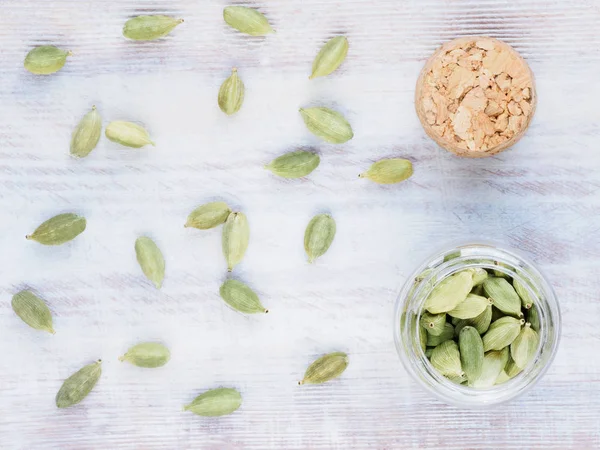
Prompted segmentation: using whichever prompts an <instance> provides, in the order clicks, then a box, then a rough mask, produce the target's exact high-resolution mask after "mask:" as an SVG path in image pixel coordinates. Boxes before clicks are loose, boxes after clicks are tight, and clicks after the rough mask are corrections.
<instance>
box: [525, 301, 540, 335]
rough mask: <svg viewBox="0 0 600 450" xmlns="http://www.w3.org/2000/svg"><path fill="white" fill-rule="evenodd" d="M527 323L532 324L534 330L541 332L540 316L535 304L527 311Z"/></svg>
mask: <svg viewBox="0 0 600 450" xmlns="http://www.w3.org/2000/svg"><path fill="white" fill-rule="evenodd" d="M527 321H528V322H529V323H530V324H531V329H532V330H534V331H537V332H538V333H539V332H540V314H539V312H538V310H537V306H535V304H533V305H532V306H531V308H530V309H529V311H527Z"/></svg>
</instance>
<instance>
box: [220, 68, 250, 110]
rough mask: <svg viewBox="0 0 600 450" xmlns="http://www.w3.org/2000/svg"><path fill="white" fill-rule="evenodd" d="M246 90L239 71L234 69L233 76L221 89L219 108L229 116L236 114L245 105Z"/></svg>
mask: <svg viewBox="0 0 600 450" xmlns="http://www.w3.org/2000/svg"><path fill="white" fill-rule="evenodd" d="M245 92H246V88H245V87H244V83H243V82H242V80H241V79H240V77H239V75H238V73H237V69H236V68H235V67H234V68H233V69H232V71H231V75H230V77H229V78H227V79H226V80H225V81H223V84H222V85H221V88H220V89H219V99H218V100H219V108H221V111H223V112H224V113H225V114H227V115H228V116H231V115H232V114H235V113H236V112H238V111H239V110H240V108H241V107H242V103H244V94H245Z"/></svg>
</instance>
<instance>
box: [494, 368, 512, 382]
mask: <svg viewBox="0 0 600 450" xmlns="http://www.w3.org/2000/svg"><path fill="white" fill-rule="evenodd" d="M510 378H511V377H509V376H508V374H507V373H506V370H503V371H502V372H500V375H498V378H496V382H495V383H494V384H496V385H498V384H502V383H506V382H507V381H508V380H510Z"/></svg>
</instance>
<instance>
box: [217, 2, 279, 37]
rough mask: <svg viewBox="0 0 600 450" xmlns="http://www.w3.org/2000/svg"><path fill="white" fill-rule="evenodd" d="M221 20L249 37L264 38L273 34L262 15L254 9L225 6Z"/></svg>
mask: <svg viewBox="0 0 600 450" xmlns="http://www.w3.org/2000/svg"><path fill="white" fill-rule="evenodd" d="M223 19H225V22H226V23H227V25H229V26H230V27H231V28H235V29H236V30H238V31H240V32H242V33H244V34H249V35H250V36H266V35H267V34H271V33H274V32H275V31H274V30H273V28H271V24H270V23H269V21H268V20H267V18H266V17H265V16H264V14H262V13H261V12H259V11H258V10H256V9H254V8H248V7H246V6H227V7H225V9H223Z"/></svg>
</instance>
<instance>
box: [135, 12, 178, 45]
mask: <svg viewBox="0 0 600 450" xmlns="http://www.w3.org/2000/svg"><path fill="white" fill-rule="evenodd" d="M181 23H183V19H175V18H173V17H169V16H161V15H155V16H137V17H134V18H132V19H129V20H128V21H127V22H125V25H124V26H123V36H125V37H126V38H127V39H133V40H134V41H153V40H155V39H159V38H161V37H165V36H166V35H167V34H169V33H170V32H171V31H173V29H174V28H175V27H176V26H177V25H179V24H181Z"/></svg>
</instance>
